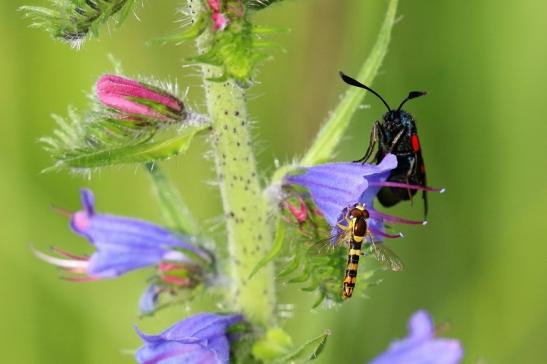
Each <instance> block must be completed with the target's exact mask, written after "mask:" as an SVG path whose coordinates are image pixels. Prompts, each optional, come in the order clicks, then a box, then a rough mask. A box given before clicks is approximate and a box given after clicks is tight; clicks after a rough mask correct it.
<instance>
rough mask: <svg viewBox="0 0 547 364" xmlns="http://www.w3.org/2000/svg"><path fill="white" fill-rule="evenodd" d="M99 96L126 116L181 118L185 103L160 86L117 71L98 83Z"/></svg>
mask: <svg viewBox="0 0 547 364" xmlns="http://www.w3.org/2000/svg"><path fill="white" fill-rule="evenodd" d="M95 90H96V92H97V98H98V99H99V101H100V102H101V103H102V104H104V105H106V106H107V107H109V108H111V109H114V110H115V111H117V112H118V115H117V117H118V118H120V119H124V120H138V121H141V120H145V121H148V120H157V121H162V122H180V121H181V120H183V119H184V118H185V110H184V104H183V103H182V101H180V100H179V99H178V98H177V97H175V96H173V95H171V94H170V93H168V92H166V91H164V90H161V89H159V88H157V87H154V86H150V85H147V84H144V83H142V82H138V81H135V80H131V79H128V78H124V77H120V76H116V75H104V76H101V77H100V78H99V79H98V80H97V84H96V85H95Z"/></svg>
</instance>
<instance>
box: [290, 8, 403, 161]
mask: <svg viewBox="0 0 547 364" xmlns="http://www.w3.org/2000/svg"><path fill="white" fill-rule="evenodd" d="M397 2H398V0H390V2H389V5H388V8H387V11H386V16H385V19H384V22H383V24H382V27H381V28H380V32H379V33H378V38H377V40H376V44H375V45H374V47H373V48H372V51H371V52H370V55H369V57H368V58H367V60H366V61H365V63H364V64H363V65H362V66H361V69H360V70H359V73H358V74H357V77H356V78H357V79H358V80H359V81H361V82H363V83H364V84H366V85H371V84H372V82H373V81H374V78H375V77H376V74H377V73H378V69H379V68H380V66H381V65H382V61H383V60H384V57H385V55H386V53H387V50H388V46H389V41H390V39H391V29H392V28H393V25H394V24H395V16H396V14H397ZM365 95H366V93H365V92H363V90H359V89H357V88H355V87H349V88H348V90H347V91H346V93H345V94H344V96H343V98H342V100H341V101H340V103H339V104H338V105H337V106H336V108H335V109H334V112H333V113H332V114H331V116H330V118H329V119H328V120H327V122H326V123H325V125H323V127H322V128H321V130H320V131H319V134H318V135H317V137H316V139H315V141H314V142H313V144H312V145H311V147H310V148H309V150H308V151H307V153H306V154H305V155H304V157H303V158H302V160H301V161H300V163H299V164H300V165H303V166H312V165H315V164H318V163H322V162H325V161H327V160H329V159H330V158H331V157H332V155H333V154H334V152H335V151H336V148H337V147H338V145H339V144H340V142H341V141H342V137H343V134H344V132H345V131H346V129H347V128H348V126H349V123H350V120H351V117H352V116H353V114H354V113H355V111H356V110H357V109H358V108H359V105H360V104H361V102H362V101H363V97H365Z"/></svg>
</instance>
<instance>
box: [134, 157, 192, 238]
mask: <svg viewBox="0 0 547 364" xmlns="http://www.w3.org/2000/svg"><path fill="white" fill-rule="evenodd" d="M144 168H145V169H146V170H147V171H148V175H149V177H150V181H151V182H152V190H153V192H154V195H155V197H156V199H157V200H158V204H159V206H160V210H161V214H162V216H163V219H164V220H165V223H166V224H167V226H169V227H171V228H173V229H175V230H177V231H179V232H182V233H187V234H190V235H198V234H199V233H200V232H201V228H200V226H199V224H198V222H197V221H196V220H195V219H194V217H193V216H192V213H191V212H190V210H189V209H188V206H186V203H184V201H183V199H182V197H181V196H180V193H179V191H178V190H177V189H176V188H175V186H174V185H173V183H172V182H171V180H170V179H169V177H168V176H167V175H166V174H165V173H164V172H163V171H162V170H161V168H160V166H159V163H158V162H154V163H152V162H150V163H145V164H144Z"/></svg>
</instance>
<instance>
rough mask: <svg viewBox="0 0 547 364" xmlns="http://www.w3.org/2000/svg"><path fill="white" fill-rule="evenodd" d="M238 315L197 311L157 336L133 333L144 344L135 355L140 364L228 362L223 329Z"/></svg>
mask: <svg viewBox="0 0 547 364" xmlns="http://www.w3.org/2000/svg"><path fill="white" fill-rule="evenodd" d="M242 319H243V317H242V316H241V315H218V314H213V313H207V312H205V313H200V314H197V315H194V316H191V317H189V318H187V319H185V320H182V321H180V322H178V323H176V324H174V325H173V326H171V327H170V328H168V329H167V330H165V331H163V332H162V333H161V334H159V335H146V334H143V333H142V332H141V331H140V330H139V329H138V328H137V333H138V334H139V336H140V337H141V339H142V340H143V341H144V345H143V346H142V347H140V348H139V350H137V353H136V354H135V358H136V359H137V361H138V362H139V363H141V364H156V363H158V364H182V363H189V364H190V363H204V364H228V363H229V361H230V343H229V340H228V337H227V335H226V330H227V329H228V328H229V327H230V326H231V325H233V324H235V323H237V322H239V321H241V320H242Z"/></svg>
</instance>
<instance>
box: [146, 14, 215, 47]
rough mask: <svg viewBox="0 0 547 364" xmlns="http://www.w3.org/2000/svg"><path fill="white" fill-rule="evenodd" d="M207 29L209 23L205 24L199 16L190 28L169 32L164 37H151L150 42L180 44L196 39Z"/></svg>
mask: <svg viewBox="0 0 547 364" xmlns="http://www.w3.org/2000/svg"><path fill="white" fill-rule="evenodd" d="M205 29H207V25H206V24H205V21H204V19H203V17H202V18H199V19H198V20H197V21H196V22H194V23H193V24H192V25H191V26H190V27H189V28H188V29H185V30H183V31H180V32H174V33H172V34H167V35H165V36H162V37H157V38H154V39H151V40H150V41H148V44H160V45H165V44H172V43H175V44H178V43H182V42H186V41H189V40H192V39H196V38H197V37H199V36H200V35H201V34H203V32H204V31H205Z"/></svg>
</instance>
